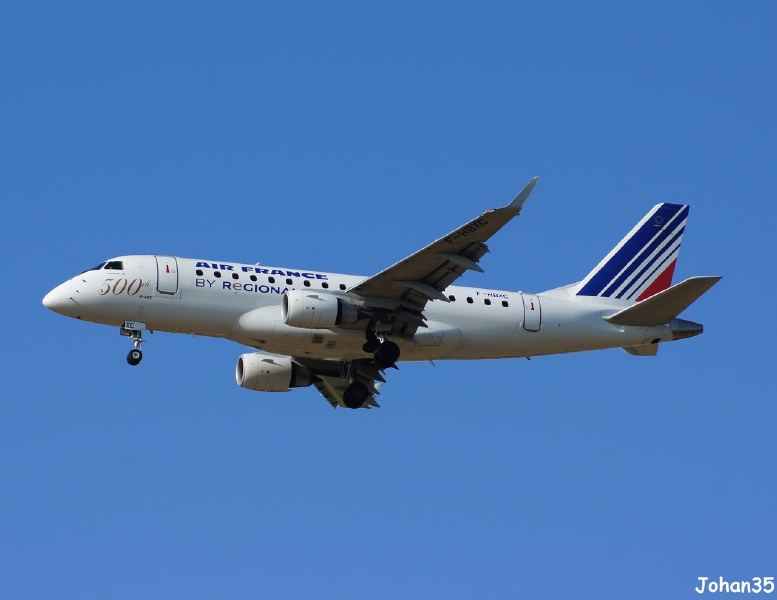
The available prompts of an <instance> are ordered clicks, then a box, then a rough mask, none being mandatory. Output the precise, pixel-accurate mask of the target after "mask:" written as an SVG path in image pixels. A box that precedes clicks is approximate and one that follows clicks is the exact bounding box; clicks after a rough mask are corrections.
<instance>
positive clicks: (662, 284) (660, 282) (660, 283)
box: [637, 258, 677, 302]
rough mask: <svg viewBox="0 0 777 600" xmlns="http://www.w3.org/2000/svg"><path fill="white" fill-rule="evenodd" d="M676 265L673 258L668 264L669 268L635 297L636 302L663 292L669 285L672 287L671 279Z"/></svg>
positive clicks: (675, 260)
mask: <svg viewBox="0 0 777 600" xmlns="http://www.w3.org/2000/svg"><path fill="white" fill-rule="evenodd" d="M676 264H677V259H676V258H675V259H674V260H673V261H672V262H671V263H669V266H668V267H667V268H666V269H664V272H663V273H661V275H659V276H658V277H656V278H655V280H654V281H653V283H651V284H650V285H649V286H648V288H647V289H646V290H645V291H644V292H642V293H641V294H640V295H639V296H637V302H639V301H640V300H644V299H645V298H650V296H653V295H655V294H657V293H658V292H663V291H664V290H665V289H667V288H668V287H669V286H670V285H672V277H673V276H674V268H675V265H676Z"/></svg>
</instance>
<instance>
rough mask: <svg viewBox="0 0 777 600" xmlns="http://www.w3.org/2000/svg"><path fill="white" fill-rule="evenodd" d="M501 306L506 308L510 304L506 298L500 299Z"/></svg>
mask: <svg viewBox="0 0 777 600" xmlns="http://www.w3.org/2000/svg"><path fill="white" fill-rule="evenodd" d="M502 306H504V307H505V308H507V307H508V306H510V304H509V303H508V302H507V300H502Z"/></svg>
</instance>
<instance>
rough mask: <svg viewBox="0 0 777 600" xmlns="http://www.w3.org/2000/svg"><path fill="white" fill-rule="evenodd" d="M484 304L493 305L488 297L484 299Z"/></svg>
mask: <svg viewBox="0 0 777 600" xmlns="http://www.w3.org/2000/svg"><path fill="white" fill-rule="evenodd" d="M483 304H485V305H486V306H491V300H489V299H488V298H486V299H485V300H483Z"/></svg>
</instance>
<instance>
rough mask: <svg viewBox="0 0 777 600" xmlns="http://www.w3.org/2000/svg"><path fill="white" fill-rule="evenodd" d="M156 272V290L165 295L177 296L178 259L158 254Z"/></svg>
mask: <svg viewBox="0 0 777 600" xmlns="http://www.w3.org/2000/svg"><path fill="white" fill-rule="evenodd" d="M156 273H157V281H156V291H157V292H159V293H160V294H162V295H165V296H175V295H176V294H177V293H178V259H176V258H175V257H174V256H157V257H156Z"/></svg>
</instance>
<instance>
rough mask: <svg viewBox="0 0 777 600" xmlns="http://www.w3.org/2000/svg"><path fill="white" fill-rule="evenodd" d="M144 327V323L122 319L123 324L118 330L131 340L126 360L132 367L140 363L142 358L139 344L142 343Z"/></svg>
mask: <svg viewBox="0 0 777 600" xmlns="http://www.w3.org/2000/svg"><path fill="white" fill-rule="evenodd" d="M145 329H146V324H145V323H139V322H137V321H124V325H123V326H122V328H121V329H120V330H119V333H121V335H126V336H127V337H129V338H130V340H132V350H130V351H129V354H127V362H128V363H129V364H131V365H132V366H133V367H134V366H135V365H138V364H140V361H141V360H143V351H142V350H141V349H140V345H141V344H142V343H143V331H145Z"/></svg>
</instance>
